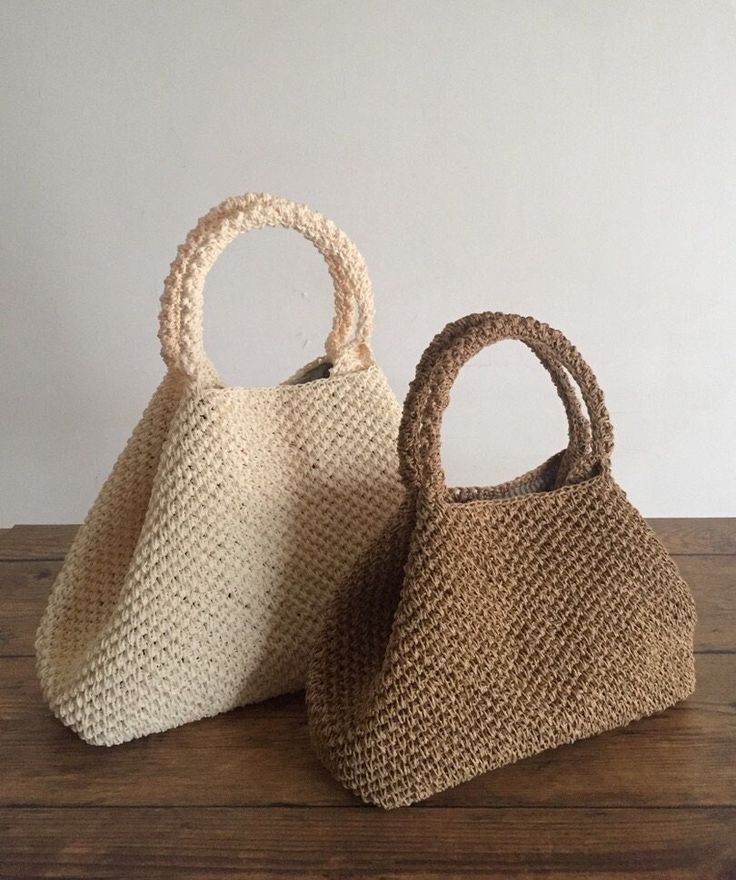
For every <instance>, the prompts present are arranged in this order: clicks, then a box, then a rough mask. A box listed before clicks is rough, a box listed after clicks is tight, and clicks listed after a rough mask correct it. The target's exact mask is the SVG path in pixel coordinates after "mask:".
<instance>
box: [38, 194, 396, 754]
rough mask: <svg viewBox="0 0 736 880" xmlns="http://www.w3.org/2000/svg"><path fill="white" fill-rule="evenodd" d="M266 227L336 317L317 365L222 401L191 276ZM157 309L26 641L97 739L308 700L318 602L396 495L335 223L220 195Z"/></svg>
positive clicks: (54, 689) (355, 278)
mask: <svg viewBox="0 0 736 880" xmlns="http://www.w3.org/2000/svg"><path fill="white" fill-rule="evenodd" d="M264 226H282V227H286V228H290V229H295V230H297V231H298V232H300V233H301V234H302V235H303V236H304V237H305V238H307V239H308V240H310V241H311V242H312V243H313V244H314V245H315V247H316V248H317V249H318V251H319V252H320V253H321V254H322V256H323V257H324V259H325V261H326V263H327V266H328V269H329V272H330V275H331V277H332V280H333V283H334V288H335V318H334V323H333V327H332V332H331V333H330V335H329V336H328V338H327V342H326V345H325V351H326V353H325V355H324V356H323V357H320V358H318V359H317V360H316V361H313V362H312V363H310V364H308V365H307V366H306V367H304V368H303V369H302V370H300V371H299V372H298V373H296V374H295V376H294V377H292V379H290V380H289V381H287V382H286V383H285V384H283V385H279V386H277V387H273V388H229V387H225V386H224V385H223V384H222V382H221V381H220V379H219V378H218V376H217V373H216V372H215V370H214V368H213V367H212V365H211V364H210V362H209V360H208V358H207V356H206V354H205V352H204V348H203V342H202V291H203V285H204V279H205V276H206V274H207V272H208V270H209V269H210V267H211V266H212V264H213V263H214V262H215V260H216V258H217V256H218V255H219V254H220V252H221V251H222V250H223V249H224V248H225V247H226V246H227V244H228V243H229V242H230V241H232V240H233V239H234V238H235V237H236V236H237V235H238V234H239V233H241V232H246V231H248V230H250V229H258V228H261V227H264ZM161 302H162V308H161V326H160V333H159V336H160V339H161V342H162V354H163V358H164V361H165V362H166V365H167V367H168V372H167V374H166V377H165V378H164V380H163V382H162V384H161V385H160V386H159V388H158V390H157V391H156V393H155V394H154V396H153V399H152V400H151V402H150V404H149V406H148V408H147V409H146V411H145V413H144V414H143V417H142V419H141V421H140V423H139V424H138V426H137V427H136V429H135V431H134V432H133V435H132V437H131V438H130V440H129V441H128V444H127V446H126V447H125V450H124V451H123V453H122V454H121V456H120V458H119V459H118V461H117V463H116V464H115V467H114V469H113V471H112V474H111V475H110V476H109V478H108V479H107V481H106V483H105V484H104V486H103V488H102V490H101V492H100V494H99V497H98V498H97V500H96V502H95V504H94V506H93V507H92V509H91V510H90V512H89V514H88V516H87V519H86V521H85V523H84V525H83V526H82V527H81V529H80V530H79V532H78V534H77V536H76V538H75V540H74V543H73V545H72V547H71V549H70V551H69V554H68V555H67V557H66V559H65V561H64V565H63V567H62V569H61V572H60V573H59V576H58V578H57V579H56V582H55V584H54V587H53V591H52V594H51V598H50V600H49V603H48V606H47V608H46V611H45V613H44V616H43V620H42V622H41V625H40V628H39V631H38V636H37V642H36V649H37V656H38V672H39V677H40V680H41V684H42V686H43V691H44V694H45V697H46V699H47V700H48V702H49V704H50V706H51V708H52V709H53V711H54V712H55V714H56V715H57V716H58V717H59V718H60V719H61V720H62V721H63V722H64V724H67V725H68V726H69V727H71V728H73V729H74V730H75V731H76V732H77V733H78V734H79V735H80V736H81V737H82V738H83V739H85V740H87V741H88V742H90V743H95V744H98V745H113V744H115V743H121V742H124V741H126V740H130V739H133V738H135V737H140V736H144V735H145V734H148V733H152V732H154V731H161V730H165V729H167V728H171V727H176V726H177V725H180V724H184V723H185V722H188V721H193V720H195V719H198V718H203V717H206V716H210V715H214V714H216V713H219V712H223V711H226V710H228V709H232V708H234V707H235V706H239V705H242V704H245V703H250V702H253V701H256V700H263V699H265V698H267V697H272V696H275V695H277V694H281V693H284V692H287V691H294V690H298V689H300V688H301V687H303V685H304V679H305V675H306V666H307V660H308V656H309V651H310V648H311V646H312V643H313V641H314V638H315V635H316V633H317V631H318V627H319V625H320V624H321V619H322V613H323V608H324V605H325V602H326V601H327V599H328V598H329V597H330V596H331V594H332V592H333V590H334V589H335V587H336V586H337V585H338V584H339V583H341V582H342V581H344V580H345V578H346V577H347V575H348V573H349V571H350V570H351V568H352V567H353V565H354V564H355V561H356V559H357V558H358V557H359V556H360V555H361V554H362V553H363V552H364V551H365V549H366V547H367V546H368V545H369V544H370V543H371V542H372V541H373V540H374V538H375V537H376V536H377V535H378V534H380V532H381V530H382V528H383V527H384V525H385V523H386V521H387V519H388V518H389V516H390V515H392V514H394V513H395V511H396V509H397V507H398V505H399V504H400V501H401V497H402V490H401V484H400V481H399V476H398V468H397V458H396V436H397V431H398V425H399V419H400V409H399V406H398V403H397V402H396V400H395V398H394V396H393V394H392V392H391V390H390V388H389V386H388V383H387V382H386V379H385V378H384V376H383V374H382V373H381V371H380V370H379V369H378V367H377V366H376V364H375V363H374V361H373V356H372V354H371V349H370V344H369V343H370V333H371V326H372V317H373V300H372V294H371V287H370V282H369V279H368V274H367V272H366V268H365V264H364V262H363V259H362V257H361V256H360V254H359V253H358V251H357V249H356V248H355V246H354V245H353V244H352V243H351V242H350V240H349V239H348V238H347V237H346V236H345V234H344V233H343V232H341V231H340V230H339V229H338V228H337V227H336V226H335V225H334V224H333V223H331V222H330V221H328V220H326V219H325V218H324V217H321V216H320V215H319V214H315V213H313V212H312V211H310V210H309V209H308V208H306V207H304V206H302V205H296V204H294V203H292V202H288V201H285V200H283V199H278V198H275V197H273V196H267V195H254V194H250V195H246V196H243V197H241V198H233V199H229V200H227V201H225V202H223V203H222V204H221V205H220V206H219V207H217V208H214V209H213V210H212V211H210V213H209V214H207V215H206V216H205V217H204V218H203V219H202V220H200V222H199V224H198V225H197V226H196V228H195V229H193V230H192V232H191V233H190V234H189V236H188V237H187V239H186V242H185V243H184V244H183V245H182V246H181V247H180V248H179V252H178V255H177V258H176V260H175V262H174V263H173V264H172V267H171V272H170V274H169V276H168V278H167V280H166V284H165V289H164V295H163V297H162V300H161ZM353 326H354V329H353Z"/></svg>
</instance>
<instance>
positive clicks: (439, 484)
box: [399, 312, 613, 499]
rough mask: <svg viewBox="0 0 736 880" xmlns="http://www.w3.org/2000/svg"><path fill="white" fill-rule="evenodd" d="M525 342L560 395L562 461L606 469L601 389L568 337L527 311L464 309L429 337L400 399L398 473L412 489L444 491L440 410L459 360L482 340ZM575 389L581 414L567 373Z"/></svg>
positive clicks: (609, 431)
mask: <svg viewBox="0 0 736 880" xmlns="http://www.w3.org/2000/svg"><path fill="white" fill-rule="evenodd" d="M512 339H515V340H518V341H519V342H523V343H524V344H525V345H527V346H528V347H529V348H530V349H531V350H532V351H533V352H535V354H536V355H537V357H539V359H540V360H541V361H542V363H543V365H544V366H545V368H546V369H547V370H548V372H549V373H550V375H551V376H552V379H553V381H554V383H555V386H556V387H557V390H558V393H559V395H560V397H561V398H562V400H563V402H564V404H565V409H566V412H567V417H568V425H569V432H570V445H569V447H568V450H569V453H570V459H571V460H570V462H569V463H568V466H569V467H573V468H575V469H576V472H577V471H578V470H579V468H580V466H581V463H582V461H583V460H585V461H587V464H588V466H589V467H594V466H596V465H598V466H599V467H600V468H601V469H602V470H606V471H607V470H608V469H610V462H611V453H612V451H613V428H612V426H611V421H610V418H609V415H608V410H607V409H606V405H605V401H604V398H603V392H602V391H601V389H600V386H599V385H598V382H597V380H596V378H595V375H594V374H593V371H592V370H591V369H590V367H589V366H588V365H587V363H586V362H585V361H584V360H583V358H582V357H581V355H580V354H579V352H578V351H577V349H576V348H575V347H574V346H573V345H572V343H571V342H570V341H569V340H568V339H567V338H566V337H565V336H564V335H563V334H562V333H560V332H559V331H558V330H553V329H552V328H551V327H549V326H548V325H547V324H543V323H541V322H540V321H536V320H535V319H534V318H525V317H522V316H520V315H509V314H504V313H502V312H482V313H479V314H473V315H467V316H466V317H464V318H460V319H459V320H458V321H453V322H452V323H450V324H448V325H447V326H446V327H445V328H444V330H442V332H441V333H439V334H438V335H437V336H435V338H434V339H433V340H432V342H431V343H430V344H429V346H428V347H427V349H426V350H425V352H424V354H423V355H422V357H421V359H420V361H419V364H418V365H417V369H416V375H415V377H414V380H413V381H412V383H411V385H410V388H409V393H408V395H407V398H406V401H405V403H404V413H403V417H402V421H401V429H400V431H399V463H400V468H401V474H402V478H403V480H404V483H405V484H406V486H407V488H408V489H409V490H410V491H411V490H414V491H423V492H425V493H427V494H430V495H432V496H434V497H436V498H440V499H441V498H445V497H446V495H447V490H446V485H445V474H444V471H443V469H442V460H441V451H440V446H441V439H440V433H441V426H442V414H443V412H444V411H445V409H446V407H447V405H448V403H449V399H450V389H451V387H452V385H453V383H454V381H455V379H456V378H457V374H458V373H459V371H460V369H461V367H462V366H463V365H464V364H465V363H466V362H467V361H468V360H470V358H472V357H473V356H474V355H476V354H477V353H478V352H479V351H481V350H482V349H484V348H486V347H487V346H489V345H493V344H494V343H496V342H500V341H502V340H512ZM568 374H569V376H570V377H571V378H572V379H573V380H574V382H575V383H576V384H577V386H578V387H579V389H580V392H581V395H582V398H583V402H584V403H585V407H586V410H587V413H588V418H587V419H586V418H585V416H584V415H583V414H582V412H581V410H580V407H579V405H578V403H577V398H576V396H575V393H574V391H573V389H572V385H571V384H570V381H569V379H568Z"/></svg>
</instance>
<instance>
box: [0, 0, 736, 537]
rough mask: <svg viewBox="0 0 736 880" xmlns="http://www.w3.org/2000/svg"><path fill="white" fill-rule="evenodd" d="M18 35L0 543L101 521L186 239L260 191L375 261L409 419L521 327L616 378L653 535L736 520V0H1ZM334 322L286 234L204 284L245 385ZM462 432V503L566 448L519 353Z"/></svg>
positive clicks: (622, 428) (287, 363)
mask: <svg viewBox="0 0 736 880" xmlns="http://www.w3.org/2000/svg"><path fill="white" fill-rule="evenodd" d="M0 32H1V33H2V37H0V39H1V41H2V45H1V46H0V57H1V61H0V63H1V64H2V66H3V68H4V70H3V71H2V83H3V85H2V99H3V112H2V158H1V160H0V161H1V162H2V169H1V174H2V187H3V199H2V213H1V216H0V224H1V227H0V249H1V250H2V255H1V259H2V268H3V275H2V287H1V292H2V330H1V331H0V332H1V334H2V340H1V348H0V370H1V372H0V375H1V376H2V382H1V385H0V395H1V399H0V413H2V428H1V429H0V430H1V433H0V479H1V481H2V482H1V483H0V525H10V524H12V523H15V522H55V521H59V522H61V521H72V522H73V521H79V520H80V519H81V518H82V516H83V515H84V513H85V511H86V510H87V508H88V507H89V505H90V503H91V501H92V500H93V497H94V495H95V493H96V491H97V489H98V488H99V486H100V483H101V481H102V480H103V479H104V477H105V476H106V474H107V472H108V471H109V469H110V467H111V465H112V462H113V461H114V458H115V456H116V455H117V453H118V452H119V451H120V449H121V448H122V446H123V443H124V441H125V439H126V437H127V435H128V433H129V432H130V430H131V429H132V427H133V425H134V423H135V421H136V420H137V418H138V416H139V414H140V412H141V411H142V409H143V407H144V405H145V403H146V402H147V400H148V398H149V397H150V395H151V393H152V392H153V389H154V387H155V385H156V384H157V382H158V381H159V379H160V377H161V375H162V371H163V365H162V364H161V362H160V360H159V358H158V341H157V339H156V317H157V311H158V297H159V294H160V290H161V282H162V279H163V277H164V275H165V274H166V271H167V269H168V264H169V262H170V261H171V260H172V259H173V257H174V253H175V250H176V246H177V244H178V243H179V242H180V240H181V239H182V238H183V237H184V235H185V233H186V232H187V230H188V228H189V227H190V226H191V225H192V224H193V223H194V221H195V220H196V219H197V217H198V216H199V215H201V214H202V213H204V212H205V210H206V209H208V208H209V207H210V206H211V205H213V204H215V203H216V202H218V201H220V199H222V198H224V197H225V196H227V195H232V194H236V193H241V192H245V191H247V190H267V191H272V192H275V193H278V194H281V195H286V196H289V197H291V198H295V199H297V200H300V201H306V202H307V203H309V204H311V205H312V206H313V207H315V208H317V209H319V210H321V211H322V212H324V213H326V214H327V215H328V216H330V217H332V218H333V219H334V220H335V221H336V222H337V223H338V224H340V225H342V226H343V227H344V228H345V229H346V231H348V233H349V234H350V235H351V236H352V237H353V238H354V239H355V240H356V242H357V243H358V245H359V247H360V248H361V250H362V251H363V253H364V255H365V257H366V259H367V261H368V265H369V267H370V269H371V272H372V277H373V281H374V288H375V295H376V303H377V322H376V331H375V351H376V354H377V357H378V359H379V362H380V363H381V365H382V366H383V367H384V369H385V370H386V372H387V374H388V376H389V378H390V380H391V382H392V385H393V387H394V388H395V390H396V393H397V395H399V397H400V398H402V399H403V395H404V392H405V389H406V385H407V383H408V381H409V379H410V378H411V376H412V375H413V370H414V366H415V364H416V361H417V359H418V357H419V355H420V353H421V351H422V350H423V348H424V346H425V345H426V344H427V342H428V341H429V340H430V338H431V337H432V335H433V334H434V333H435V332H437V331H438V330H439V329H440V328H441V327H442V326H443V325H444V324H445V323H446V322H447V321H448V320H450V319H454V318H456V317H459V316H460V315H462V314H465V313H467V312H471V311H477V310H484V309H494V310H495V309H500V310H509V311H518V312H522V313H525V314H533V315H535V316H536V317H539V318H541V319H544V320H547V321H549V322H550V323H551V324H553V325H554V326H557V327H559V328H561V329H563V330H564V331H565V332H566V333H567V334H568V335H569V336H570V337H571V338H572V340H573V341H574V342H575V343H576V344H577V345H578V347H579V348H580V349H581V350H582V352H583V354H584V355H585V356H586V357H587V358H588V359H589V361H590V363H591V364H592V365H593V367H594V369H595V370H596V371H597V373H598V375H599V378H600V381H601V383H602V385H603V388H604V390H605V391H606V393H607V397H608V401H609V404H610V408H611V411H612V416H613V421H614V426H615V428H616V429H617V441H618V446H617V451H616V456H615V470H616V474H617V477H618V479H619V481H620V482H621V484H622V485H623V486H624V487H625V488H626V489H627V490H628V491H629V495H630V497H631V498H632V499H633V500H634V502H635V503H636V504H638V505H639V506H640V508H641V509H642V511H643V512H644V513H645V514H647V515H651V516H663V515H671V516H706V515H729V514H730V515H735V514H736V498H735V494H736V493H735V492H734V489H735V488H736V486H735V483H734V480H735V476H736V468H735V467H734V463H733V450H734V441H735V439H736V437H735V434H736V431H735V429H734V426H735V423H736V422H735V416H734V413H735V412H736V397H735V395H734V382H733V376H734V336H735V335H736V294H735V292H734V291H735V288H736V257H735V254H736V248H735V247H734V236H735V234H736V185H735V184H736V177H735V175H734V159H735V158H736V109H735V103H734V99H735V98H736V25H735V21H734V9H733V7H732V5H731V4H730V3H728V2H725V0H699V2H698V0H609V2H600V0H587V2H583V0H478V2H470V0H446V2H439V0H421V2H402V0H388V2H372V0H359V2H358V0H341V2H340V0H336V2H321V0H320V2H298V0H292V2H269V0H261V2H214V0H213V2H192V0H179V2H150V0H145V2H129V0H126V2H116V3H112V2H100V0H93V2H81V0H76V2H63V3H61V2H31V0H21V2H15V0H4V2H3V3H2V5H0ZM303 293H306V296H303V295H302V294H303ZM329 318H330V285H329V280H328V278H327V275H326V272H325V271H324V268H323V264H322V262H321V260H320V259H319V258H318V257H317V256H316V255H315V254H314V253H313V252H311V250H310V248H309V246H308V245H307V244H306V243H304V242H303V241H302V240H301V239H300V238H299V237H298V236H296V235H295V234H293V233H292V234H291V235H290V234H289V233H285V232H281V231H267V232H261V233H256V234H253V235H251V236H249V237H247V238H242V239H240V240H239V241H238V242H236V243H235V245H233V246H232V248H231V251H230V252H228V253H227V254H226V255H225V256H224V257H223V258H222V260H221V262H220V263H218V265H217V266H216V268H215V270H214V271H213V272H212V274H211V276H210V279H209V283H208V287H207V320H208V325H207V339H208V343H209V349H210V353H211V355H212V356H213V359H214V360H215V363H216V364H217V365H218V366H219V367H220V369H221V372H222V374H223V376H224V377H225V378H226V379H228V380H229V381H233V382H235V383H237V384H264V383H274V382H277V381H279V380H280V379H282V378H284V377H286V376H287V375H289V374H290V373H291V372H292V371H293V370H294V369H295V368H296V367H297V366H299V365H300V364H301V363H303V362H304V361H306V360H307V359H308V358H309V357H311V356H313V355H315V354H317V353H319V350H320V345H321V340H322V338H323V337H324V335H325V333H326V330H327V326H328V323H329ZM445 428H446V430H445V443H446V445H445V450H444V459H445V463H446V467H447V470H448V472H449V478H450V480H451V481H452V482H454V483H462V482H465V483H478V482H492V481H498V480H501V479H504V478H507V477H510V476H512V475H514V474H515V473H517V472H520V471H521V470H522V469H523V468H526V467H528V466H531V465H532V464H535V463H537V462H538V461H540V460H541V458H542V457H543V456H546V455H547V454H550V453H551V452H553V451H555V450H556V449H557V448H559V447H560V446H561V445H562V444H563V442H564V436H565V432H564V422H563V418H562V414H561V407H560V405H559V402H558V401H557V398H556V396H555V394H554V391H553V390H552V388H551V386H549V385H548V382H547V381H546V376H545V374H544V373H543V372H542V370H541V368H540V367H539V366H538V365H536V363H535V362H534V361H533V360H532V358H531V356H530V355H529V354H528V353H526V352H525V350H524V351H517V349H516V348H514V347H513V346H512V345H510V344H508V343H506V344H504V345H502V346H498V348H497V350H493V351H486V352H485V353H483V354H481V355H480V356H478V357H477V358H476V359H475V360H474V361H473V362H472V364H471V365H470V366H469V367H468V368H467V369H466V370H465V372H464V373H463V374H462V375H461V378H460V381H459V383H458V386H457V388H456V393H455V394H454V396H453V403H452V406H451V408H450V410H449V412H448V415H447V420H446V425H445Z"/></svg>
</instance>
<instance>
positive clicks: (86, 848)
mask: <svg viewBox="0 0 736 880" xmlns="http://www.w3.org/2000/svg"><path fill="white" fill-rule="evenodd" d="M652 524H653V525H654V527H655V528H656V529H657V531H658V532H659V534H660V535H661V537H662V539H663V540H664V542H665V544H666V545H667V546H668V547H669V549H670V552H671V553H673V554H674V555H675V558H676V561H677V563H678V565H679V566H680V569H681V571H682V573H683V576H684V577H685V579H686V580H687V581H688V582H689V584H690V585H691V587H692V591H693V594H694V596H695V600H696V604H697V607H698V614H699V624H698V630H697V637H696V650H697V673H698V686H697V690H696V693H695V695H694V696H693V697H692V698H691V699H690V700H688V701H687V702H686V703H683V704H681V705H679V706H677V707H675V708H674V709H670V710H669V711H667V712H665V713H664V714H662V715H659V716H657V717H653V718H648V719H645V720H643V721H640V722H637V723H635V724H632V725H630V726H629V727H627V728H624V729H622V730H617V731H613V732H611V733H606V734H603V735H601V736H598V737H595V738H594V739H590V740H585V741H583V742H578V743H574V744H573V745H568V746H563V747H562V748H559V749H556V750H554V751H550V752H545V753H543V754H541V755H537V756H536V757H533V758H529V759H527V760H525V761H521V762H519V763H518V764H515V765H513V766H509V767H504V768H502V769H500V770H496V771H494V772H492V773H488V774H486V775H485V776H482V777H480V778H478V779H475V780H473V781H472V782H468V783H466V784H464V785H461V786H459V787H458V788H456V789H453V790H452V791H448V792H445V793H443V794H441V795H438V796H435V797H433V798H431V799H430V800H428V801H426V802H424V803H423V804H420V805H417V806H414V807H408V808H404V809H400V810H397V811H393V812H390V813H386V812H383V811H381V810H379V809H377V808H374V807H368V806H364V805H363V804H361V803H360V801H358V800H357V799H356V798H355V797H353V796H352V795H350V794H349V793H348V792H347V791H344V790H343V789H342V788H341V787H340V786H339V785H338V783H336V782H335V781H333V780H332V778H331V777H330V776H329V774H328V773H327V771H326V770H324V769H323V768H322V766H321V765H320V763H319V762H318V760H317V759H316V758H315V757H314V755H313V754H312V752H311V750H310V746H309V739H308V733H307V725H306V716H305V710H304V702H303V698H302V696H300V695H294V696H289V697H283V698H279V699H276V700H270V701H268V702H266V703H261V704H259V705H255V706H248V707H245V708H243V709H239V710H236V711H235V712H231V713H229V714H227V715H223V716H220V717H218V718H213V719H209V720H205V721H200V722H197V723H196V724H189V725H187V726H185V727H182V728H179V729H178V730H172V731H169V732H167V733H163V734H158V735H155V736H150V737H147V738H146V739H143V740H139V741H137V742H133V743H128V744H126V745H122V746H115V747H114V748H110V749H106V748H97V747H95V746H89V745H86V744H85V743H83V742H82V741H81V740H79V739H78V738H77V737H76V736H75V735H74V734H73V733H71V731H69V730H67V729H66V728H64V727H63V726H62V725H61V724H60V723H59V722H58V721H56V720H55V719H54V718H53V716H52V715H51V713H50V712H49V711H48V709H47V708H46V707H45V705H44V703H43V701H42V698H41V694H40V691H39V687H38V684H37V681H36V676H35V671H34V660H33V638H34V632H35V628H36V626H37V624H38V620H39V618H40V615H41V611H42V609H43V605H44V602H45V600H46V597H47V595H48V592H49V589H50V587H51V584H52V582H53V579H54V576H55V575H56V572H57V571H58V570H59V567H60V565H61V561H62V559H63V557H64V553H65V552H66V550H67V548H68V546H69V542H70V540H71V538H72V535H73V534H74V531H75V528H76V527H75V526H16V527H14V528H13V529H5V530H0V597H1V601H0V877H3V878H10V877H12V878H31V877H64V878H72V877H73V878H113V877H114V878H126V880H133V878H139V877H140V878H145V880H156V878H178V880H188V878H195V877H196V878H221V877H229V878H232V877H248V878H266V877H268V878H289V877H302V878H341V880H347V878H361V880H368V878H374V880H378V878H381V880H398V878H402V880H409V878H411V880H420V878H421V880H429V878H443V880H450V878H466V877H468V878H503V880H520V878H534V880H537V878H541V877H548V878H561V880H584V878H585V880H587V878H596V880H603V878H606V880H629V878H632V880H633V878H636V880H647V878H667V880H680V878H698V880H709V878H712V880H729V878H736V760H735V759H736V749H735V748H734V747H735V746H736V601H734V582H735V581H736V519H734V520H713V519H710V520H708V519H700V520H653V521H652Z"/></svg>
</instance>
